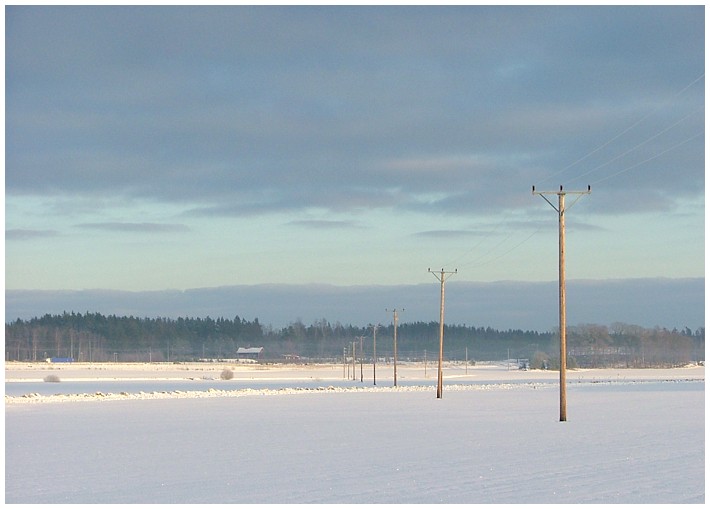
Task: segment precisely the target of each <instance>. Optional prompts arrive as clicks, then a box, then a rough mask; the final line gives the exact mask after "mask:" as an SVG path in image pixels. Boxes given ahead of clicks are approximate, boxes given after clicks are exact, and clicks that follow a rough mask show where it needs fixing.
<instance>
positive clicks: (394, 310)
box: [385, 308, 404, 387]
mask: <svg viewBox="0 0 710 509" xmlns="http://www.w3.org/2000/svg"><path fill="white" fill-rule="evenodd" d="M385 311H389V309H385ZM400 311H404V308H402V309H400ZM392 313H393V321H394V386H395V387H397V310H396V309H393V310H392Z"/></svg>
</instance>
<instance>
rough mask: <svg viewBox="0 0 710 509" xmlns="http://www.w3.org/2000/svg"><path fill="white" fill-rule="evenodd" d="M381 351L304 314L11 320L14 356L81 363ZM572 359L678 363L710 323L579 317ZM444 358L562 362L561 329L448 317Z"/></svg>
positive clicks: (687, 359)
mask: <svg viewBox="0 0 710 509" xmlns="http://www.w3.org/2000/svg"><path fill="white" fill-rule="evenodd" d="M360 338H362V357H363V358H364V359H365V362H367V360H368V359H372V352H373V327H372V326H371V325H370V326H367V327H356V326H353V325H342V324H340V323H335V324H331V323H330V322H328V321H327V320H325V319H323V320H318V321H316V322H314V323H312V324H310V325H305V324H303V323H302V322H301V321H296V322H293V323H291V324H290V325H288V326H287V327H284V328H281V329H275V328H272V327H270V326H263V325H262V324H260V323H259V320H258V319H254V320H252V321H249V320H245V319H244V318H240V317H239V316H235V317H234V319H233V320H229V319H225V318H217V319H213V318H209V317H207V318H177V319H168V318H136V317H133V316H128V317H127V316H115V315H110V316H104V315H102V314H99V313H86V314H80V313H79V314H77V313H64V314H61V315H49V314H48V315H45V316H43V317H41V318H33V319H31V320H19V319H18V320H16V321H14V322H11V323H8V324H6V325H5V359H6V360H7V361H17V360H19V361H41V360H44V359H46V358H53V357H61V358H72V359H74V360H75V361H81V362H102V361H119V362H120V361H123V362H184V361H195V360H199V359H235V358H237V349H238V348H240V347H263V352H262V354H261V355H260V360H261V361H262V362H278V361H283V360H286V359H289V360H293V359H299V360H301V361H302V362H315V361H341V360H342V359H343V357H344V356H346V357H349V356H351V355H352V348H353V344H355V354H356V356H357V357H358V359H359V358H360V341H361V339H360ZM393 339H394V326H393V325H392V324H390V325H388V326H382V325H380V326H378V328H377V332H376V338H374V341H376V353H377V357H378V358H384V359H389V358H391V357H392V356H393V352H394V341H393ZM438 348H439V323H438V322H414V323H401V324H399V325H398V327H397V358H398V360H401V361H408V360H423V359H429V360H434V359H438ZM567 352H568V356H569V358H568V366H569V367H575V366H579V367H610V366H618V367H660V366H663V367H669V366H681V365H685V364H688V363H692V362H699V361H704V360H705V328H704V327H703V328H699V329H698V330H696V331H691V330H690V329H689V328H685V329H683V330H676V329H674V330H667V329H664V328H658V327H656V328H653V329H649V328H643V327H639V326H635V325H628V324H623V323H615V324H613V325H611V326H610V327H607V326H604V325H578V326H575V327H569V328H568V332H567ZM444 358H445V359H446V360H460V361H463V360H465V359H467V360H468V361H469V362H475V361H491V360H503V359H516V358H517V359H528V360H529V362H530V366H531V367H532V368H540V367H548V368H550V369H555V368H556V367H558V366H559V339H558V334H557V332H556V331H551V332H544V333H540V332H535V331H523V330H512V329H511V330H495V329H492V328H490V327H473V326H466V325H445V327H444Z"/></svg>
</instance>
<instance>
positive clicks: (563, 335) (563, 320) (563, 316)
mask: <svg viewBox="0 0 710 509" xmlns="http://www.w3.org/2000/svg"><path fill="white" fill-rule="evenodd" d="M591 192H592V187H591V186H587V190H586V191H565V190H563V189H562V186H560V190H559V191H535V186H533V187H532V193H533V194H539V195H540V196H542V197H543V198H544V200H545V201H546V202H547V203H549V204H550V206H551V207H552V208H553V209H555V211H557V216H558V219H559V228H560V231H559V243H560V256H559V287H560V422H564V421H566V420H567V302H566V296H565V212H566V211H567V210H568V209H571V208H572V205H574V204H575V203H577V201H578V200H579V199H580V198H581V197H582V196H583V195H585V194H590V193H591ZM548 194H556V195H557V197H558V205H557V206H556V207H555V205H554V204H553V203H552V202H551V201H550V200H548V199H547V196H546V195H548ZM567 194H572V195H577V198H576V199H575V200H574V201H573V202H572V204H571V205H569V206H568V207H567V208H565V195H567Z"/></svg>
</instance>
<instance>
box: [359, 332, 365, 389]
mask: <svg viewBox="0 0 710 509" xmlns="http://www.w3.org/2000/svg"><path fill="white" fill-rule="evenodd" d="M358 339H359V340H360V383H362V381H363V378H364V377H363V373H362V358H363V351H362V340H363V339H365V336H358Z"/></svg>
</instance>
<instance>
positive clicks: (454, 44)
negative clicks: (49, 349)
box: [6, 6, 704, 217]
mask: <svg viewBox="0 0 710 509" xmlns="http://www.w3.org/2000/svg"><path fill="white" fill-rule="evenodd" d="M702 13H703V10H702V6H691V7H678V8H672V7H636V8H614V7H608V6H607V7H595V8H579V7H537V8H535V7H531V8H524V7H497V8H496V7H480V6H459V7H448V8H447V7H382V8H378V7H348V8H333V7H330V8H325V7H283V8H281V7H245V6H235V7H205V8H197V7H169V8H150V7H137V6H132V7H113V8H101V7H73V8H53V7H51V6H43V7H11V8H9V9H8V13H7V37H6V53H7V56H6V67H7V70H8V73H7V75H8V79H7V85H6V88H7V98H6V109H7V111H6V127H7V133H6V134H7V142H6V147H7V154H6V159H7V164H6V168H7V169H6V186H7V192H8V193H10V194H13V195H22V194H32V195H45V196H53V195H56V194H60V195H77V194H78V195H110V196H117V195H118V196H126V197H129V196H130V197H141V198H144V199H149V200H154V201H158V202H165V203H170V204H181V205H183V206H184V208H185V210H186V211H191V212H192V213H193V214H196V215H198V214H199V215H222V216H227V217H229V216H243V215H260V214H268V213H272V212H278V211H303V210H305V209H306V208H308V207H312V206H314V205H315V206H318V207H323V208H325V209H326V210H328V211H353V210H361V209H365V208H384V207H393V208H394V209H396V210H405V211H406V210H418V211H426V212H444V213H447V214H455V215H463V214H469V213H472V212H474V213H475V212H481V211H484V210H489V209H491V208H498V209H499V208H506V209H510V208H519V207H527V208H532V207H533V205H532V204H529V202H528V203H526V202H524V201H523V200H522V199H521V198H520V196H521V193H525V192H526V190H527V189H528V188H529V186H530V185H531V184H534V183H536V182H538V181H540V180H541V179H544V178H545V177H547V176H548V175H550V174H552V173H555V172H557V171H559V170H560V169H562V168H564V167H566V166H567V165H569V164H570V163H572V162H574V161H575V160H577V159H579V158H580V157H582V156H584V155H585V154H587V153H589V152H590V151H592V150H594V149H596V148H597V147H599V146H601V145H602V144H604V143H606V142H607V141H608V140H610V139H611V138H612V137H613V136H615V135H616V134H618V133H620V132H622V131H623V130H624V129H626V128H627V127H629V126H631V125H633V124H634V122H636V121H637V120H638V119H640V118H643V117H644V116H646V115H647V114H648V113H649V112H654V111H655V112H657V113H656V114H654V115H652V116H649V117H647V118H646V120H645V121H644V122H642V123H641V124H639V125H638V126H636V127H634V129H632V130H630V131H629V132H628V133H626V134H625V135H624V136H623V137H621V138H619V139H618V140H616V142H615V143H613V144H610V145H608V146H606V147H605V148H604V149H603V150H600V151H598V152H596V153H595V154H594V156H593V157H590V158H589V159H587V160H585V162H584V163H585V164H579V165H576V166H574V167H573V168H571V169H570V170H568V171H566V172H565V173H564V174H561V175H560V177H561V180H560V182H561V183H566V182H567V181H568V180H571V179H574V178H576V177H577V176H579V175H581V174H583V173H586V172H588V171H590V170H593V169H594V168H595V167H598V168H599V169H597V170H595V171H594V172H593V173H591V174H589V179H583V180H582V181H580V182H581V183H582V185H586V183H587V181H588V180H590V181H591V180H599V179H601V178H604V177H607V176H609V175H611V174H613V173H614V172H616V171H618V170H619V169H623V168H625V167H628V166H630V165H633V164H637V163H639V162H641V161H644V160H646V159H648V158H649V157H652V156H654V154H658V153H659V151H661V150H663V147H667V146H669V145H668V144H672V143H675V142H677V141H679V140H682V139H685V138H687V137H688V136H692V134H693V133H696V132H698V130H702V123H703V119H702V118H701V117H702V115H699V116H698V117H697V118H695V117H692V118H690V119H689V120H688V122H683V123H681V124H679V125H678V126H677V127H675V128H673V129H672V130H670V131H668V132H667V133H664V135H663V136H662V137H660V138H657V139H655V140H654V143H652V144H648V145H645V146H644V147H643V148H639V150H637V151H634V152H633V153H629V154H628V155H627V156H625V157H624V158H623V160H622V159H618V160H616V161H615V163H616V162H618V163H619V164H618V165H617V164H613V165H611V164H610V165H607V166H601V165H603V164H604V163H607V162H609V161H611V160H613V159H614V158H616V157H617V156H618V155H619V154H621V153H623V152H624V151H626V150H628V149H629V148H631V147H634V146H636V145H638V144H639V143H641V142H643V141H644V140H647V139H648V138H650V137H651V136H655V135H656V134H658V133H659V132H661V131H662V130H663V129H666V128H667V127H668V126H670V125H673V123H674V122H676V121H677V120H678V119H679V118H682V117H683V116H684V115H686V114H687V113H688V112H690V111H693V110H694V109H697V108H698V107H699V106H701V105H702V104H703V102H704V98H703V90H702V83H699V84H698V86H696V87H693V88H691V89H689V90H687V91H686V92H685V93H683V94H682V95H680V96H677V95H676V94H677V92H678V91H679V90H681V89H682V88H683V87H684V86H685V85H686V84H687V83H689V82H690V81H691V80H692V79H694V78H696V77H697V76H699V75H700V74H701V73H702V72H703V68H704V25H703V16H702ZM187 41H189V43H187ZM703 156H704V146H703V140H702V139H697V140H694V141H692V142H689V143H688V144H687V145H684V146H683V147H680V148H678V150H676V151H673V152H669V153H668V154H667V155H666V156H663V157H659V158H657V159H653V160H650V161H649V162H648V163H644V164H642V165H640V166H639V167H638V168H637V169H634V170H630V171H628V172H626V173H624V174H623V175H620V176H619V177H618V178H613V179H609V180H608V181H607V182H604V188H605V189H606V190H608V192H609V194H610V195H611V196H612V198H611V199H609V200H608V201H606V202H604V204H603V206H601V205H600V206H599V207H597V208H594V209H592V210H594V211H595V212H600V213H602V212H603V211H613V212H618V213H626V212H627V208H628V204H629V203H632V204H634V205H638V206H643V205H644V203H643V199H641V198H639V199H635V198H634V197H631V202H629V201H628V200H627V201H626V202H625V203H623V201H622V200H621V199H617V198H619V197H620V196H621V195H622V194H623V193H622V192H621V191H620V190H618V189H617V188H616V185H618V187H619V188H622V187H623V188H627V189H628V188H629V187H632V188H633V189H635V190H636V191H638V193H639V195H643V193H644V192H646V191H648V190H652V189H660V188H662V187H663V186H665V188H666V189H667V193H666V194H664V195H663V196H662V200H661V201H660V202H659V203H661V205H659V206H660V207H661V208H663V209H669V208H672V207H673V204H674V203H676V200H678V199H682V197H683V195H686V196H687V195H690V194H692V195H697V194H698V193H701V192H702V190H701V189H699V188H698V184H699V183H701V182H702V179H703V171H704V160H703ZM555 183H556V182H555ZM432 192H433V193H439V194H440V199H438V200H433V201H432V200H422V199H421V197H422V195H426V193H432ZM646 205H648V204H646ZM632 210H633V208H632Z"/></svg>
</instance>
